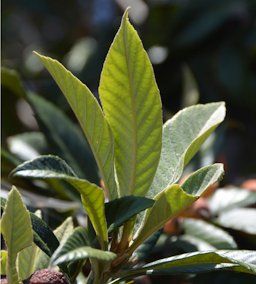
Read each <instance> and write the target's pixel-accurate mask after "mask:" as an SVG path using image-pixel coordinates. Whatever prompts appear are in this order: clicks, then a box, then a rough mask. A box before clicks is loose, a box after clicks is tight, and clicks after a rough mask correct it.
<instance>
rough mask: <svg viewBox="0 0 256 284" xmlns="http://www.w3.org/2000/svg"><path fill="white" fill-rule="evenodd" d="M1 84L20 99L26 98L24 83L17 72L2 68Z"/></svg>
mask: <svg viewBox="0 0 256 284" xmlns="http://www.w3.org/2000/svg"><path fill="white" fill-rule="evenodd" d="M1 84H2V85H3V86H5V87H6V88H8V89H10V90H11V91H12V92H13V93H15V94H16V95H18V96H19V97H23V98H24V97H26V91H25V89H24V86H23V83H22V81H21V79H20V76H19V75H18V73H17V72H16V71H15V70H12V69H9V68H6V67H1Z"/></svg>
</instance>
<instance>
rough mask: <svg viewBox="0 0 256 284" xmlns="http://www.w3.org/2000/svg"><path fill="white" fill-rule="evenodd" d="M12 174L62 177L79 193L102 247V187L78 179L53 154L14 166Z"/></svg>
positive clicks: (104, 239) (105, 236) (104, 221)
mask: <svg viewBox="0 0 256 284" xmlns="http://www.w3.org/2000/svg"><path fill="white" fill-rule="evenodd" d="M11 174H12V175H13V176H23V177H31V178H45V179H49V178H52V179H62V180H64V181H66V182H68V183H69V184H70V185H72V186H73V187H74V188H75V189H76V190H78V192H79V193H80V194H81V199H82V202H83V205H84V208H85V210H86V212H87V214H88V216H89V218H90V220H91V222H92V225H93V227H94V230H95V232H96V234H97V236H98V238H99V241H100V243H101V246H102V247H105V246H106V243H107V224H106V219H105V212H104V192H103V190H102V188H100V187H98V186H97V185H95V184H93V183H90V182H88V181H87V180H82V179H79V178H77V177H76V176H75V174H74V172H73V170H72V169H71V168H70V167H69V166H68V165H67V164H66V162H65V161H63V160H62V159H60V158H58V157H55V156H50V155H49V156H40V157H38V158H36V159H34V160H31V161H28V162H25V163H23V164H21V165H19V166H18V167H17V168H15V169H14V170H13V171H12V173H11Z"/></svg>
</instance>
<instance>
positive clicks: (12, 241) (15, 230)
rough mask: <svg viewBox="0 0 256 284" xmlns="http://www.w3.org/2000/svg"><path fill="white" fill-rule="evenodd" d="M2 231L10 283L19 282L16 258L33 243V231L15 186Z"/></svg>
mask: <svg viewBox="0 0 256 284" xmlns="http://www.w3.org/2000/svg"><path fill="white" fill-rule="evenodd" d="M1 233H2V234H3V237H4V240H5V243H6V246H7V251H8V264H7V272H8V273H7V279H8V283H13V284H16V283H19V276H18V273H17V267H16V259H17V256H18V253H19V252H20V251H21V250H23V249H24V248H26V247H28V246H31V245H32V242H33V231H32V226H31V220H30V216H29V212H28V210H27V209H26V207H25V205H24V204H23V202H22V199H21V196H20V194H19V192H18V190H17V189H16V188H15V187H13V188H12V190H11V191H10V193H9V194H8V198H7V202H6V205H5V209H4V213H3V215H2V219H1Z"/></svg>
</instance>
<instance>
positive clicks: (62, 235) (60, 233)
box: [54, 217, 74, 245]
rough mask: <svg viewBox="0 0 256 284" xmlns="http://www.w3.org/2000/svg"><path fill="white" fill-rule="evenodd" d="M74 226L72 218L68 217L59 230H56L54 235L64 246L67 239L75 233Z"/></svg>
mask: <svg viewBox="0 0 256 284" xmlns="http://www.w3.org/2000/svg"><path fill="white" fill-rule="evenodd" d="M73 231H74V224H73V220H72V217H68V218H67V219H66V220H65V221H64V222H63V223H62V224H61V225H60V226H59V227H58V228H56V229H55V230H54V234H55V236H56V237H57V239H58V240H59V242H60V245H62V244H63V243H64V242H65V241H66V240H67V238H68V237H69V236H70V235H71V234H72V233H73Z"/></svg>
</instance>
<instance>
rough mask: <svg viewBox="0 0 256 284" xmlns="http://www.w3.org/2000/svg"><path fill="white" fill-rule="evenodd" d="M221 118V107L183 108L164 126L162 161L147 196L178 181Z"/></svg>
mask: <svg viewBox="0 0 256 284" xmlns="http://www.w3.org/2000/svg"><path fill="white" fill-rule="evenodd" d="M224 116H225V106H224V103H222V102H221V103H210V104H206V105H196V106H191V107H188V108H185V109H183V110H181V111H179V112H178V113H177V114H176V115H175V116H174V117H173V118H171V119H170V120H168V121H167V122H166V123H165V124H164V127H163V138H162V144H163V145H162V152H161V158H160V162H159V165H158V168H157V172H156V175H155V178H154V180H153V183H152V186H151V188H150V192H149V196H154V195H156V194H157V193H158V192H159V191H161V190H163V189H165V188H167V187H168V185H170V184H172V183H174V182H177V181H178V180H179V178H180V177H181V174H182V172H183V169H184V167H185V166H186V165H187V164H188V162H189V161H190V160H191V158H192V157H193V156H194V155H195V153H196V152H197V151H198V150H199V148H200V146H201V145H202V144H203V142H204V141H205V140H206V139H207V138H208V137H209V135H210V134H211V133H212V132H213V131H214V129H215V128H216V127H217V126H218V125H219V124H220V123H221V122H222V121H223V119H224Z"/></svg>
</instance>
